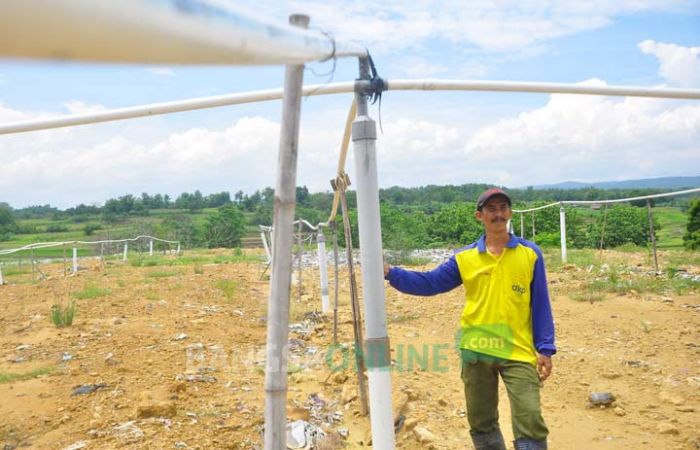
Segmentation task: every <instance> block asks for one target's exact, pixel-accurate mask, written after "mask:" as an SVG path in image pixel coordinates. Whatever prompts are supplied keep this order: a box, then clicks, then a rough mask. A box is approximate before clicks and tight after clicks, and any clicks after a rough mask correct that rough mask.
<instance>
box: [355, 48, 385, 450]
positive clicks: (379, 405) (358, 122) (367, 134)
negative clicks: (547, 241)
mask: <svg viewBox="0 0 700 450" xmlns="http://www.w3.org/2000/svg"><path fill="white" fill-rule="evenodd" d="M368 71H369V67H368V61H367V60H366V59H364V58H363V59H360V78H361V79H362V78H366V77H367V74H368ZM355 99H356V101H357V117H356V119H355V121H354V122H353V124H352V140H353V148H354V151H355V171H356V176H357V183H356V184H357V215H358V227H359V232H360V255H361V261H362V265H361V267H362V279H363V284H362V293H363V295H364V300H365V301H364V304H365V336H366V341H365V351H364V355H365V362H366V364H367V378H368V381H369V400H370V423H371V425H372V446H373V448H377V449H382V450H392V449H394V420H393V415H392V405H391V370H390V369H391V365H390V364H391V358H390V356H389V338H388V336H387V326H386V308H385V297H384V263H383V257H382V233H381V223H380V219H379V185H378V181H377V154H376V148H375V144H376V139H377V126H376V123H375V122H374V121H373V120H372V119H371V118H370V117H369V116H368V115H367V98H366V97H365V94H364V93H362V92H358V93H356V94H355Z"/></svg>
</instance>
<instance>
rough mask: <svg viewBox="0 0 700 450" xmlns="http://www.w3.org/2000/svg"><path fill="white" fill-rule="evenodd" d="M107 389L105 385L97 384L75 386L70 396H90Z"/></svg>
mask: <svg viewBox="0 0 700 450" xmlns="http://www.w3.org/2000/svg"><path fill="white" fill-rule="evenodd" d="M106 387H107V384H105V383H98V384H83V385H81V386H76V387H74V388H73V393H72V394H71V395H85V394H91V393H93V392H95V391H97V390H100V389H104V388H106Z"/></svg>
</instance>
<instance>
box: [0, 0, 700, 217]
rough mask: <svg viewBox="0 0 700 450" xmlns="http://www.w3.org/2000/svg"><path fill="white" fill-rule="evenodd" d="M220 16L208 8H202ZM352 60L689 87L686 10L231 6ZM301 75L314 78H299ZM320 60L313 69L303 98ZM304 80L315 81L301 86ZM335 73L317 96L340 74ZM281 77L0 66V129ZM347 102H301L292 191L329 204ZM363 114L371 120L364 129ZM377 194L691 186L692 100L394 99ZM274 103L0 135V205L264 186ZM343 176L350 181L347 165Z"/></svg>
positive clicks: (650, 2) (386, 109)
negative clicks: (671, 180)
mask: <svg viewBox="0 0 700 450" xmlns="http://www.w3.org/2000/svg"><path fill="white" fill-rule="evenodd" d="M216 1H217V3H220V4H221V3H225V1H224V0H216ZM236 4H237V5H238V6H237V7H241V6H242V7H247V8H251V9H252V8H255V10H256V13H257V14H261V15H264V16H265V17H269V18H272V19H276V20H280V21H283V20H285V18H286V16H287V15H288V14H289V13H291V12H306V13H309V14H310V15H311V25H312V27H317V28H320V29H323V30H325V31H329V32H332V33H333V34H334V35H336V36H338V37H339V38H341V39H348V40H354V41H357V42H361V43H363V44H364V45H366V46H367V47H368V48H369V50H370V52H371V53H372V54H373V56H374V59H375V61H376V64H377V67H378V69H379V71H380V74H381V75H382V76H383V77H384V78H387V79H389V80H391V79H396V78H462V79H494V80H523V81H553V82H570V83H599V84H602V83H606V84H623V85H641V86H669V87H690V88H697V89H700V1H698V0H691V1H677V0H634V1H633V0H618V1H604V0H594V1H590V2H579V1H558V2H551V1H544V0H530V1H527V2H523V1H509V0H504V1H502V2H492V1H485V0H484V1H480V0H475V1H470V2H468V3H465V2H452V1H444V0H443V1H429V0H425V1H414V2H383V3H382V2H366V1H355V2H351V3H349V2H340V1H324V2H321V1H313V0H308V1H294V2H284V1H282V2H280V1H262V2H252V1H250V2H236ZM311 69H313V70H311ZM331 69H332V63H325V64H312V65H310V66H309V67H308V70H307V71H306V72H305V82H306V83H308V84H316V83H324V82H327V81H328V80H329V79H330V77H329V76H327V75H323V74H325V73H327V72H329V71H330V70H331ZM314 72H316V73H318V74H320V75H316V74H314ZM355 74H356V63H355V61H351V60H338V62H337V65H336V70H335V73H334V74H333V76H332V81H347V80H351V79H353V78H354V77H355ZM282 82H283V68H282V67H193V66H168V67H162V66H140V65H109V64H100V65H98V64H78V63H69V62H28V61H18V60H7V59H5V60H2V59H0V122H12V121H17V120H24V119H30V118H34V117H48V116H55V115H61V114H67V113H70V112H85V111H91V110H99V109H104V108H115V107H122V106H130V105H138V104H146V103H151V102H161V101H169V100H177V99H186V98H192V97H199V96H207V95H216V94H225V93H233V92H243V91H248V90H256V89H266V88H275V87H279V86H281V85H282ZM350 101H351V97H350V96H349V95H336V96H328V97H323V98H321V97H313V98H308V99H305V100H304V102H303V105H302V130H301V141H300V159H299V174H298V178H297V179H298V183H299V184H300V185H301V184H304V185H307V186H308V187H309V188H310V189H311V190H312V191H319V190H327V189H328V180H329V179H331V178H332V177H333V176H334V171H335V166H336V160H337V154H338V147H339V144H340V139H341V137H342V133H343V125H344V120H345V115H346V114H347V108H348V107H349V105H350ZM377 112H378V111H377V108H376V106H375V107H374V108H373V109H372V110H371V114H372V115H373V117H374V118H375V119H376V118H377V116H378V114H377ZM381 115H382V117H381V118H382V124H383V128H384V134H383V135H380V137H379V140H378V143H377V146H378V152H379V153H378V159H379V165H380V166H379V176H380V184H381V185H382V186H392V185H401V186H419V185H425V184H462V183H471V182H487V183H494V184H500V185H505V186H510V187H517V186H526V185H530V184H544V183H556V182H561V181H566V180H576V181H600V180H615V179H628V178H646V177H660V176H681V175H698V174H700V170H699V169H698V168H700V102H697V101H695V102H690V101H688V102H682V101H666V100H646V99H621V98H610V97H576V96H567V95H554V96H550V95H532V94H503V93H501V94H489V93H454V92H451V93H440V92H430V93H426V92H392V91H389V92H387V93H385V94H384V99H383V103H382V114H381ZM279 119H280V103H279V102H269V103H261V104H255V105H238V106H232V107H225V108H216V109H211V110H206V111H197V112H189V113H179V114H172V115H167V116H159V117H153V118H147V119H136V120H129V121H123V122H114V123H108V124H101V125H91V126H82V127H76V128H71V129H61V130H53V131H43V132H34V133H25V134H19V135H14V136H0V192H1V193H0V202H1V201H4V202H8V203H10V204H11V205H12V206H15V207H22V206H27V205H31V204H45V203H50V204H52V205H56V206H60V207H68V206H73V205H75V204H77V203H81V202H82V203H97V204H99V203H101V202H103V201H104V200H105V199H107V198H109V197H114V196H118V195H123V194H127V193H131V194H136V195H138V194H140V193H141V192H144V191H145V192H149V193H157V192H161V193H168V194H171V195H177V194H179V193H180V192H182V191H192V190H194V189H200V190H201V191H202V192H204V193H210V192H218V191H222V190H227V191H231V192H232V193H233V192H236V191H238V190H243V191H244V192H247V193H251V192H253V191H255V190H256V189H262V188H263V187H265V186H271V185H274V172H275V161H276V152H277V145H278V142H277V139H278V132H279ZM348 172H349V173H350V175H351V177H352V174H353V167H352V159H349V161H348Z"/></svg>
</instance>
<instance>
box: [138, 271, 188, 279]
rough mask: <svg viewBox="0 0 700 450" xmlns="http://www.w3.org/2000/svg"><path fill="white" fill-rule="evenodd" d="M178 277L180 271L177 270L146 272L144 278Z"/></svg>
mask: <svg viewBox="0 0 700 450" xmlns="http://www.w3.org/2000/svg"><path fill="white" fill-rule="evenodd" d="M178 275H180V271H178V270H154V271H152V272H148V273H147V274H146V277H148V278H169V277H176V276H178Z"/></svg>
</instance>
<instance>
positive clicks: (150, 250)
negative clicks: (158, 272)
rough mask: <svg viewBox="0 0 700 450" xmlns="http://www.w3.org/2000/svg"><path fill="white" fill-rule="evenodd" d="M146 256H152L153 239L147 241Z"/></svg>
mask: <svg viewBox="0 0 700 450" xmlns="http://www.w3.org/2000/svg"><path fill="white" fill-rule="evenodd" d="M148 256H153V239H151V240H150V241H148Z"/></svg>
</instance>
